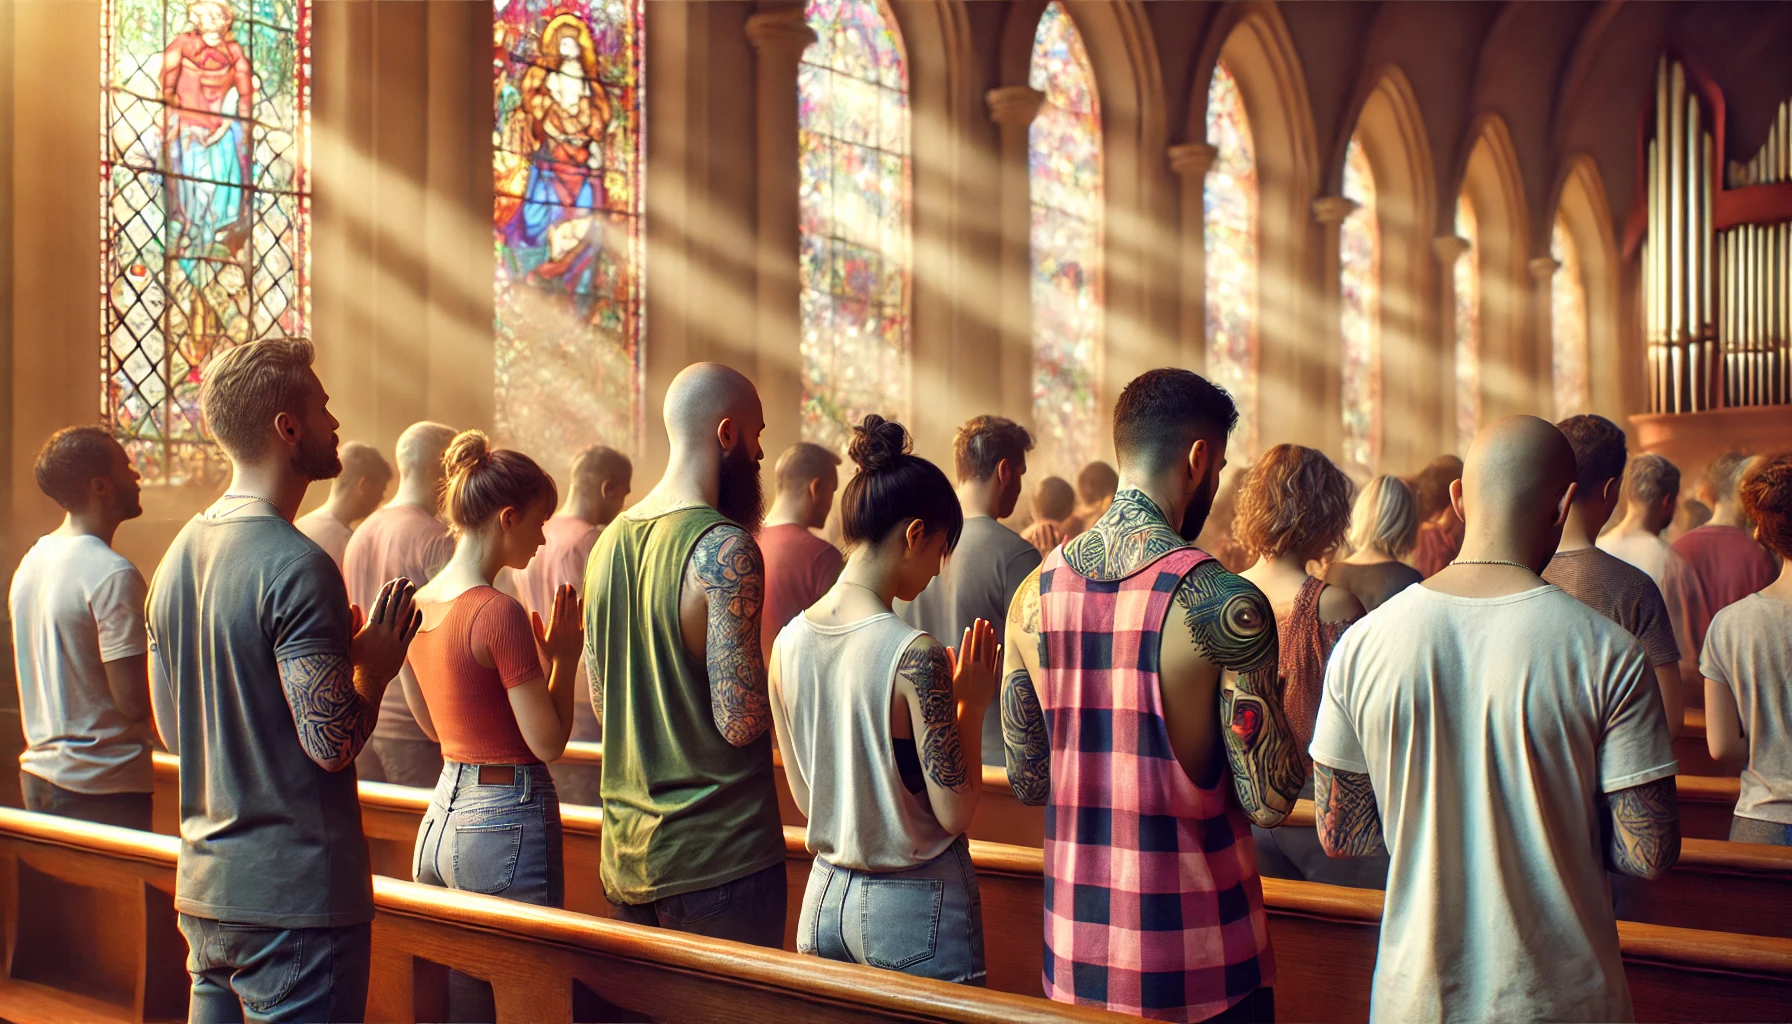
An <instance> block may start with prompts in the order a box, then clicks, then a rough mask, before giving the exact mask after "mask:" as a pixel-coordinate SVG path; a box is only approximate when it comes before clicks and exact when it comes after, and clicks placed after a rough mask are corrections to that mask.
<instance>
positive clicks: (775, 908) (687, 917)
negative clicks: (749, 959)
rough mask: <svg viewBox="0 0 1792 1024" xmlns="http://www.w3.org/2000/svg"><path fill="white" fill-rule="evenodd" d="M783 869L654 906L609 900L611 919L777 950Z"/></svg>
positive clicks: (785, 894)
mask: <svg viewBox="0 0 1792 1024" xmlns="http://www.w3.org/2000/svg"><path fill="white" fill-rule="evenodd" d="M784 871H785V869H784V865H783V864H782V863H778V864H773V865H772V866H771V867H768V868H761V869H760V870H758V871H755V872H753V873H752V874H750V875H742V876H741V877H739V878H736V879H734V880H733V881H729V882H723V883H722V884H721V885H714V886H710V887H709V888H707V889H698V890H697V891H695V892H681V893H679V894H678V895H676V896H665V897H662V898H660V899H657V900H654V901H653V902H652V903H617V902H616V901H615V900H610V919H611V920H614V921H626V922H628V923H629V924H644V925H648V926H650V927H655V928H670V929H672V930H673V931H678V932H689V933H690V934H692V935H707V936H709V937H710V938H712V939H728V940H729V941H731V942H745V943H748V944H750V945H754V946H767V947H770V948H772V949H778V948H780V947H782V946H783V945H784V915H785V911H786V908H785V901H786V900H787V899H788V898H789V893H790V881H789V878H788V876H787V875H786V874H785V873H784ZM605 898H606V899H608V898H609V897H608V894H607V893H606V894H605Z"/></svg>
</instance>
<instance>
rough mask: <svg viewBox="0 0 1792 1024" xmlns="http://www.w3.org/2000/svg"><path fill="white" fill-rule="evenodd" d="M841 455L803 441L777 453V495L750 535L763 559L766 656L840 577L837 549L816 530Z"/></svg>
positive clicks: (835, 485) (830, 504)
mask: <svg viewBox="0 0 1792 1024" xmlns="http://www.w3.org/2000/svg"><path fill="white" fill-rule="evenodd" d="M839 466H840V456H838V455H835V454H834V453H833V452H831V451H828V450H827V449H826V448H823V447H822V446H821V445H818V444H810V443H808V442H807V441H804V442H800V443H798V444H793V445H791V446H790V447H789V448H787V449H785V451H784V454H783V455H780V456H778V465H777V468H776V469H775V470H774V471H773V476H774V479H776V480H777V483H778V496H777V497H776V498H774V499H773V500H772V511H771V515H769V516H767V517H766V520H765V527H764V528H763V529H761V530H760V531H759V535H758V536H757V537H755V538H754V539H755V540H757V541H758V542H759V552H760V554H761V555H763V556H764V558H765V618H764V621H763V622H762V623H761V624H760V629H759V640H760V644H761V646H762V649H763V650H764V651H765V652H766V653H767V654H768V655H769V654H770V653H771V650H772V641H773V640H776V639H777V638H778V631H779V630H781V629H783V628H784V627H785V625H786V624H788V623H789V622H790V620H791V619H794V618H796V617H797V616H798V615H799V614H801V613H802V611H803V609H805V608H807V607H809V606H810V605H812V604H814V603H815V602H816V601H819V600H821V595H823V594H825V593H827V592H828V589H829V588H830V587H832V586H833V585H834V581H835V580H837V579H839V578H840V570H841V569H842V568H844V567H845V565H846V562H845V559H843V558H841V557H840V549H839V548H837V547H835V546H834V545H832V544H829V543H828V542H827V541H825V540H823V539H822V538H821V537H820V536H819V535H818V534H817V533H816V532H815V531H817V530H820V529H822V528H824V527H826V526H827V523H828V513H829V512H830V511H832V510H833V508H834V492H835V491H837V490H838V489H839V487H840V469H839Z"/></svg>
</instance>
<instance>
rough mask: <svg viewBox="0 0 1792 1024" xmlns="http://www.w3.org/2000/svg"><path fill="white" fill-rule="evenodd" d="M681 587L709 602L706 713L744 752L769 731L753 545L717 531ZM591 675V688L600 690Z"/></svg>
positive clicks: (760, 578) (761, 582) (760, 592)
mask: <svg viewBox="0 0 1792 1024" xmlns="http://www.w3.org/2000/svg"><path fill="white" fill-rule="evenodd" d="M685 585H686V586H696V587H701V588H702V589H703V592H704V594H705V596H706V597H707V599H708V603H709V627H708V633H707V636H708V642H707V645H706V649H707V650H708V659H707V661H708V667H709V700H710V714H711V715H712V716H713V717H714V718H715V723H716V729H717V730H718V731H720V732H721V734H722V738H723V739H726V740H727V741H728V742H729V743H731V744H733V745H735V746H737V747H744V746H746V745H747V744H749V743H751V742H753V741H754V740H756V739H758V738H759V737H761V736H763V735H765V731H766V730H767V729H769V728H771V724H772V707H771V698H770V696H769V695H768V694H767V693H766V688H765V654H764V652H763V651H761V650H760V644H759V618H760V614H761V612H762V610H763V606H764V603H765V562H764V560H763V559H762V558H761V557H760V555H759V545H757V544H755V543H753V538H752V537H751V536H750V535H749V534H748V533H747V532H746V531H745V530H743V529H741V528H740V527H738V526H732V525H729V526H718V527H716V528H715V529H713V530H710V531H709V532H708V533H706V534H704V535H703V537H702V538H701V539H700V540H698V541H697V547H696V550H694V551H693V552H692V553H691V564H690V568H689V569H688V570H687V573H686V579H685ZM596 678H597V677H596V676H593V677H592V679H593V686H598V685H601V684H599V683H597V682H596Z"/></svg>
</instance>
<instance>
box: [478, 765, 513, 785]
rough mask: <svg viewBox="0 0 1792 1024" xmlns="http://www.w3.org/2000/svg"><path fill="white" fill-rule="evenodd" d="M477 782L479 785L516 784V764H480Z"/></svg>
mask: <svg viewBox="0 0 1792 1024" xmlns="http://www.w3.org/2000/svg"><path fill="white" fill-rule="evenodd" d="M479 784H480V785H481V786H514V785H516V765H513V764H482V765H480V766H479Z"/></svg>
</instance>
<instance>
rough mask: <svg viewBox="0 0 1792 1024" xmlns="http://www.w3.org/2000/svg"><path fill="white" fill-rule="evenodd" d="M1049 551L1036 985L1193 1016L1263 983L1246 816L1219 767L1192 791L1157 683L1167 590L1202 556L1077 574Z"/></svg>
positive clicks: (1259, 893) (1142, 1010)
mask: <svg viewBox="0 0 1792 1024" xmlns="http://www.w3.org/2000/svg"><path fill="white" fill-rule="evenodd" d="M1063 551H1064V549H1063V548H1061V547H1060V548H1059V549H1058V550H1056V551H1054V552H1052V553H1051V554H1050V555H1049V556H1047V557H1046V560H1045V564H1044V566H1042V567H1041V570H1040V574H1039V617H1040V631H1041V635H1042V639H1043V644H1044V648H1043V657H1042V665H1043V669H1044V671H1043V673H1042V674H1043V676H1044V678H1043V679H1042V680H1039V681H1038V682H1037V683H1036V687H1035V688H1036V690H1037V692H1038V695H1039V703H1040V707H1041V709H1042V710H1043V711H1044V713H1045V718H1046V722H1047V725H1048V728H1049V731H1050V733H1051V798H1050V801H1049V802H1048V803H1047V805H1046V810H1045V874H1046V879H1045V883H1046V889H1045V971H1044V980H1045V993H1046V995H1048V996H1050V997H1051V998H1053V999H1056V1000H1059V1001H1061V1002H1067V1003H1084V1004H1091V1005H1096V1006H1104V1007H1106V1008H1107V1009H1110V1010H1114V1011H1117V1012H1120V1013H1130V1014H1137V1015H1139V1016H1143V1017H1147V1018H1150V1019H1153V1020H1166V1021H1199V1020H1205V1019H1207V1018H1208V1017H1211V1016H1213V1015H1214V1014H1217V1013H1220V1012H1221V1011H1223V1010H1225V1009H1226V1008H1227V1007H1229V1006H1231V1005H1232V1004H1234V1003H1236V1002H1238V1001H1239V1000H1241V999H1243V998H1244V997H1245V996H1248V995H1250V994H1251V992H1253V991H1254V990H1256V989H1257V988H1259V987H1262V986H1265V985H1270V984H1273V983H1274V981H1275V961H1274V958H1273V956H1272V955H1271V952H1270V948H1269V927H1268V923H1267V922H1266V921H1265V919H1264V916H1263V886H1262V884H1261V882H1259V880H1258V877H1257V854H1256V848H1255V847H1254V846H1253V845H1252V842H1251V830H1250V823H1249V821H1248V819H1247V818H1246V817H1245V815H1244V810H1243V808H1242V807H1240V806H1239V803H1238V798H1237V797H1236V795H1234V793H1233V791H1232V784H1231V779H1230V777H1229V776H1226V775H1222V776H1221V779H1220V781H1219V783H1218V784H1217V785H1215V786H1214V787H1213V788H1212V789H1202V788H1200V787H1199V786H1196V785H1195V784H1194V782H1193V781H1191V780H1190V779H1189V777H1188V775H1187V774H1186V773H1185V772H1184V771H1183V770H1182V766H1181V764H1180V763H1178V762H1177V760H1176V755H1175V754H1174V753H1173V752H1172V751H1171V749H1170V738H1169V732H1168V730H1167V729H1166V728H1165V726H1164V712H1163V702H1162V699H1161V697H1160V694H1159V692H1158V672H1157V664H1158V663H1157V658H1158V647H1159V637H1160V635H1161V634H1162V632H1163V622H1164V616H1165V614H1166V613H1167V612H1168V611H1169V610H1170V600H1171V597H1172V596H1173V595H1174V594H1175V592H1176V587H1177V584H1178V583H1179V582H1180V581H1181V580H1182V578H1183V577H1184V576H1185V575H1187V574H1188V573H1189V572H1190V571H1191V570H1193V569H1194V568H1195V567H1196V566H1198V565H1200V564H1201V563H1202V562H1205V561H1208V560H1209V559H1210V558H1211V557H1212V556H1210V555H1208V554H1206V553H1204V552H1202V551H1198V550H1196V549H1195V548H1192V547H1183V548H1178V549H1176V550H1174V551H1170V552H1168V553H1166V554H1165V555H1164V556H1163V557H1161V558H1159V559H1158V560H1157V561H1155V562H1152V563H1150V564H1148V565H1146V566H1144V567H1143V568H1141V569H1139V570H1138V571H1136V572H1134V573H1133V574H1132V575H1130V576H1127V577H1124V578H1122V579H1117V580H1091V579H1088V578H1086V577H1083V576H1081V575H1079V574H1078V573H1077V572H1076V571H1075V570H1073V569H1071V568H1070V566H1069V564H1067V563H1066V562H1065V560H1064V555H1063Z"/></svg>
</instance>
